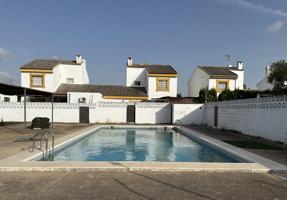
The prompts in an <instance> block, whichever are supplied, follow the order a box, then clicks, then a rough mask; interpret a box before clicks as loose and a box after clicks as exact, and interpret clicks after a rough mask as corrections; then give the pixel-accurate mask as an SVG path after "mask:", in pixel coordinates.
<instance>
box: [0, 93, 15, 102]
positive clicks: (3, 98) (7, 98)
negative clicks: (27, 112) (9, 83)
mask: <svg viewBox="0 0 287 200" xmlns="http://www.w3.org/2000/svg"><path fill="white" fill-rule="evenodd" d="M17 101H18V96H16V95H4V94H0V103H2V102H17Z"/></svg>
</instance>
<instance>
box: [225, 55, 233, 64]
mask: <svg viewBox="0 0 287 200" xmlns="http://www.w3.org/2000/svg"><path fill="white" fill-rule="evenodd" d="M224 56H225V57H226V58H227V65H230V58H231V55H230V54H226V55H224Z"/></svg>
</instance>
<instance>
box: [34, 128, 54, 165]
mask: <svg viewBox="0 0 287 200" xmlns="http://www.w3.org/2000/svg"><path fill="white" fill-rule="evenodd" d="M49 136H50V137H51V138H52V148H51V149H50V148H49ZM37 138H39V141H40V150H41V151H42V149H43V142H45V150H44V151H43V161H49V160H52V161H53V160H54V150H55V147H54V146H55V135H54V133H53V131H52V130H51V129H49V130H41V131H40V132H38V133H36V134H35V135H34V136H33V145H32V151H33V152H34V150H35V148H36V141H37V140H36V139H37Z"/></svg>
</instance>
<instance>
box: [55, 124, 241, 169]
mask: <svg viewBox="0 0 287 200" xmlns="http://www.w3.org/2000/svg"><path fill="white" fill-rule="evenodd" d="M54 160H55V161H158V162H229V163H231V162H232V163H236V162H240V160H239V159H236V158H235V157H233V156H231V155H229V154H227V153H224V152H222V151H221V150H218V149H217V148H213V147H211V146H210V145H208V144H205V143H202V142H200V141H194V140H192V139H190V138H188V137H186V136H184V135H182V134H180V133H178V132H176V131H174V130H167V131H163V130H160V129H100V130H98V131H96V132H94V133H92V134H90V135H88V136H86V137H84V138H81V139H80V140H78V141H75V142H74V143H71V144H69V145H68V146H66V147H64V148H61V149H59V150H57V151H56V152H55V158H54Z"/></svg>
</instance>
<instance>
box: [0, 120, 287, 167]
mask: <svg viewBox="0 0 287 200" xmlns="http://www.w3.org/2000/svg"><path fill="white" fill-rule="evenodd" d="M115 126H119V127H127V126H126V125H115ZM56 127H57V126H56ZM100 127H101V126H98V125H92V126H84V127H81V128H78V130H76V129H74V130H73V131H72V133H70V134H66V135H62V137H59V138H58V139H57V140H56V141H55V145H56V146H57V145H59V144H62V143H67V142H69V141H73V140H74V139H75V138H77V137H83V135H87V134H89V133H90V132H91V131H94V130H95V129H98V128H100ZM128 127H131V126H130V125H128ZM136 127H142V128H143V127H146V126H136ZM153 127H154V126H153ZM182 129H186V128H184V127H183V128H182ZM186 131H188V132H190V130H188V129H186ZM192 134H193V135H196V136H197V137H199V138H201V139H203V140H207V141H209V142H211V143H213V144H215V145H218V146H220V147H224V149H225V150H227V151H229V152H232V153H240V155H241V156H242V155H243V157H245V158H248V159H249V160H251V161H254V162H256V163H192V162H186V163H183V162H71V161H69V162H58V161H57V162H37V161H29V160H31V159H33V158H35V157H36V156H37V155H40V154H41V151H36V152H33V153H31V151H30V150H27V149H26V150H25V151H22V152H21V153H18V154H16V155H13V156H10V157H8V158H5V159H2V160H0V170H1V171H63V170H66V171H89V170H91V171H93V170H153V171H237V172H238V171H241V172H268V171H287V167H286V166H284V165H280V164H279V163H276V162H273V161H270V160H268V159H265V158H263V157H260V156H257V155H256V154H252V153H250V152H246V151H244V150H242V149H240V148H237V147H234V146H231V145H229V144H226V143H223V142H220V141H218V140H215V139H213V138H210V137H208V136H205V135H202V134H200V133H198V132H194V131H193V132H192ZM250 158H251V159H250ZM23 161H26V162H23ZM27 161H29V162H27Z"/></svg>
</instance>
